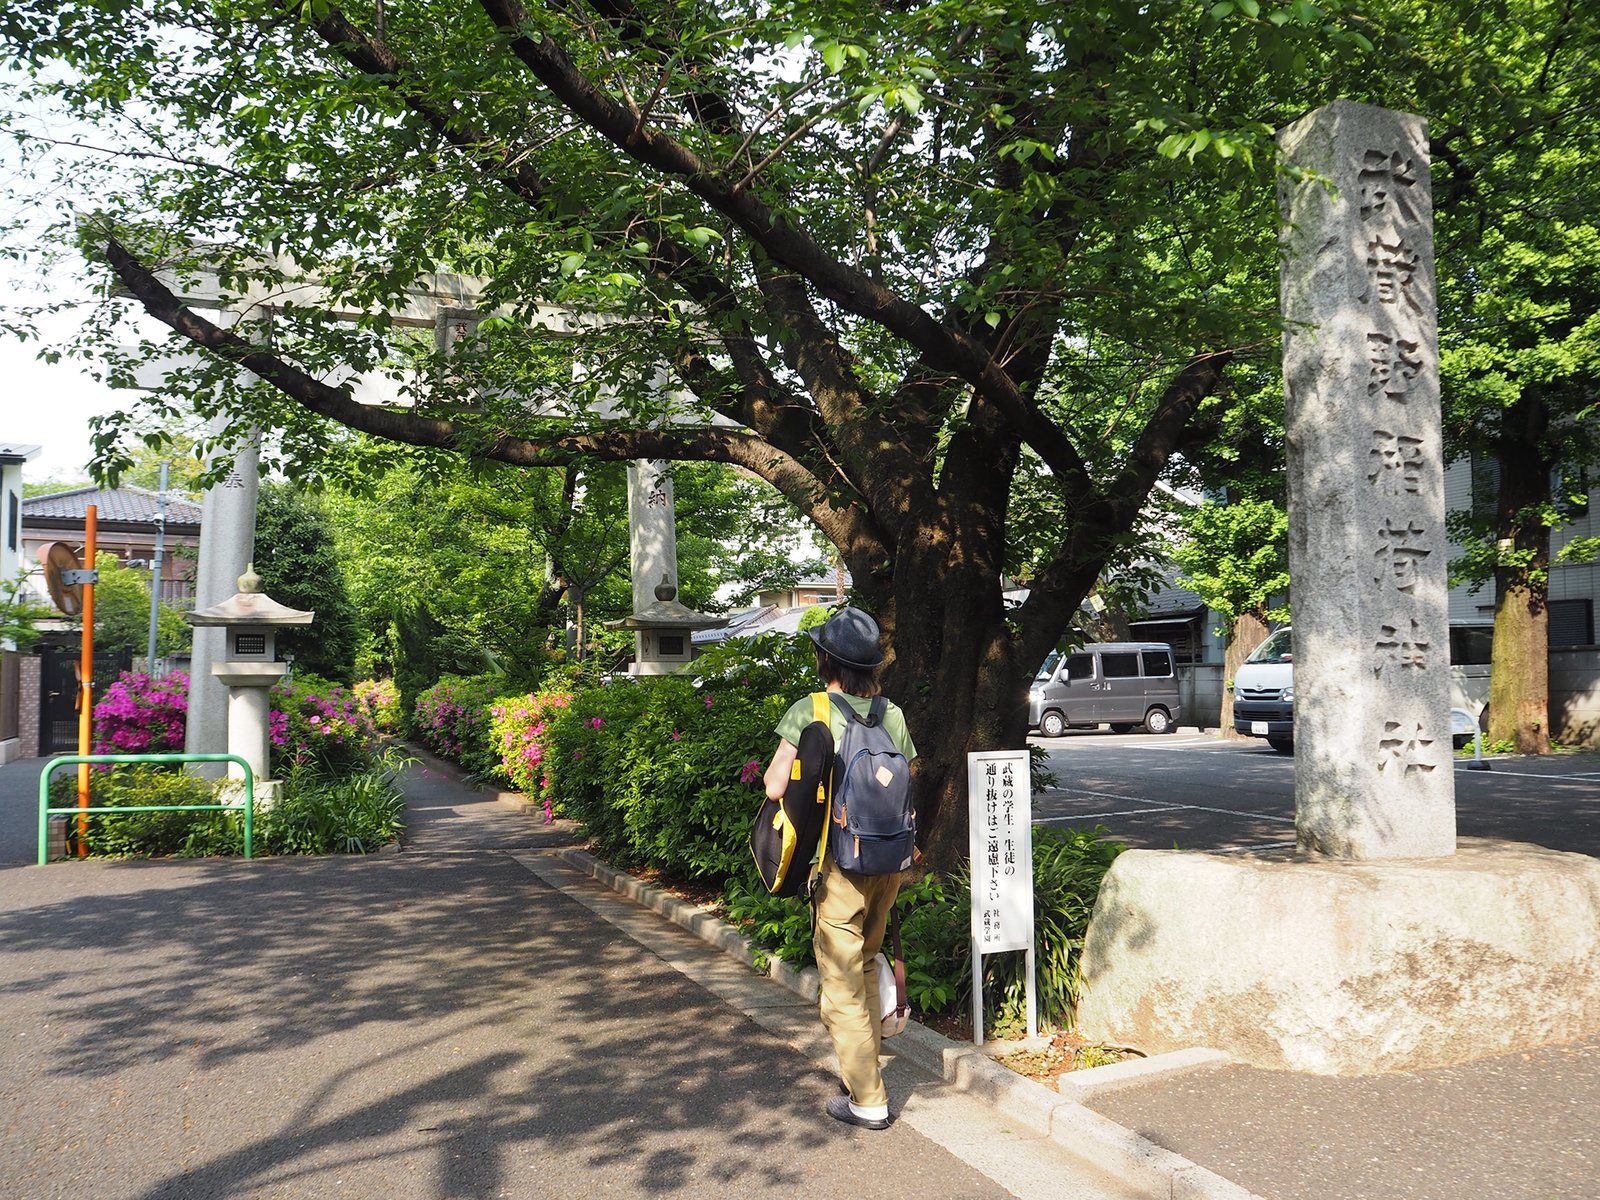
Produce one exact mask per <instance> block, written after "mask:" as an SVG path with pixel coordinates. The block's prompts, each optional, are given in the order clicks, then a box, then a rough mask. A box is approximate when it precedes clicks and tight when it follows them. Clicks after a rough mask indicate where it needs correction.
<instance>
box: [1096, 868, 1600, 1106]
mask: <svg viewBox="0 0 1600 1200" xmlns="http://www.w3.org/2000/svg"><path fill="white" fill-rule="evenodd" d="M1083 976H1084V980H1083V993H1082V999H1081V1001H1080V1004H1079V1008H1078V1023H1079V1028H1080V1029H1081V1031H1082V1032H1083V1034H1084V1035H1085V1036H1086V1037H1089V1038H1092V1039H1094V1040H1097V1041H1104V1042H1110V1043H1114V1044H1119V1045H1131V1046H1136V1047H1138V1048H1139V1049H1141V1050H1143V1051H1145V1052H1146V1053H1149V1054H1156V1053H1162V1052H1165V1051H1169V1050H1179V1049H1184V1048H1187V1047H1191V1046H1207V1047H1211V1048H1214V1049H1217V1050H1223V1051H1226V1052H1227V1053H1229V1054H1231V1055H1233V1056H1234V1057H1235V1058H1237V1059H1239V1060H1240V1061H1243V1062H1247V1063H1250V1064H1252V1065H1254V1066H1260V1067H1269V1068H1280V1069H1288V1070H1296V1071H1307V1072H1311V1073H1315V1074H1322V1075H1369V1074H1377V1073H1381V1072H1385V1071H1406V1070H1416V1069H1418V1068H1422V1067H1437V1066H1447V1065H1450V1064H1453V1063H1459V1062H1467V1061H1470V1060H1471V1059H1475V1058H1483V1057H1486V1056H1489V1055H1493V1054H1502V1053H1505V1052H1508V1051H1511V1050H1517V1049H1525V1048H1530V1047H1534V1046H1543V1045H1550V1044H1555V1043H1560V1042H1565V1041H1571V1040H1574V1039H1576V1038H1579V1037H1584V1036H1587V1035H1589V1034H1593V1033H1595V1032H1597V1031H1600V860H1597V859H1594V858H1590V857H1588V856H1586V855H1581V854H1564V853H1560V852H1557V851H1554V850H1546V849H1544V848H1542V847H1539V846H1530V845H1525V844H1521V843H1516V842H1495V841H1487V840H1482V839H1465V838H1464V839H1462V840H1461V842H1460V843H1459V849H1458V852H1457V853H1456V854H1455V855H1453V856H1449V857H1444V858H1426V859H1386V860H1382V861H1376V862H1372V861H1368V862H1350V861H1331V860H1326V859H1305V858H1298V857H1294V856H1290V855H1285V856H1283V857H1276V858H1273V857H1257V858H1241V857H1236V856H1232V855H1215V854H1192V853H1183V852H1177V851H1151V850H1130V851H1128V852H1126V853H1124V854H1123V855H1121V856H1120V857H1119V858H1118V859H1117V861H1116V863H1115V864H1114V865H1113V866H1112V869H1111V871H1110V872H1109V873H1108V874H1107V876H1106V880H1105V885H1104V887H1103V889H1102V890H1101V893H1100V899H1099V902H1098V903H1097V904H1096V905H1095V911H1094V916H1093V919H1092V920H1091V921H1090V923H1089V932H1088V937H1087V940H1086V944H1085V946H1084V951H1083Z"/></svg>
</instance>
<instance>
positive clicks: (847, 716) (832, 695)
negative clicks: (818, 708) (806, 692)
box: [826, 692, 861, 728]
mask: <svg viewBox="0 0 1600 1200" xmlns="http://www.w3.org/2000/svg"><path fill="white" fill-rule="evenodd" d="M826 694H827V697H828V699H829V700H832V701H833V703H834V705H835V706H836V707H837V708H838V710H839V711H840V712H842V713H843V714H844V723H845V727H846V728H849V726H850V722H851V721H859V720H861V718H860V717H859V716H858V715H856V710H855V709H853V708H851V707H850V701H848V700H846V699H845V698H844V695H843V694H842V693H840V692H828V693H826Z"/></svg>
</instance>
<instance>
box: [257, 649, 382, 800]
mask: <svg viewBox="0 0 1600 1200" xmlns="http://www.w3.org/2000/svg"><path fill="white" fill-rule="evenodd" d="M270 740H271V743H272V764H271V767H272V774H273V776H274V777H280V776H282V775H284V774H285V773H286V772H288V771H291V770H293V769H294V768H296V767H315V768H316V769H318V770H320V771H322V772H323V773H324V774H328V775H339V774H344V773H348V772H352V771H362V770H366V769H368V768H370V767H371V766H372V764H373V762H374V756H375V755H376V754H377V750H378V731H377V729H376V727H375V726H374V725H373V723H372V720H371V718H369V717H368V716H367V714H366V712H365V710H364V709H363V708H362V707H361V705H360V704H358V703H357V702H356V697H355V694H354V693H353V692H352V691H351V690H350V689H349V688H347V687H345V686H344V685H342V684H334V683H329V682H328V681H327V680H325V679H319V678H317V677H316V676H315V675H311V674H306V673H298V674H296V675H295V676H294V678H293V679H290V680H284V681H283V682H282V683H279V684H276V685H275V686H274V687H273V689H272V715H271V730H270Z"/></svg>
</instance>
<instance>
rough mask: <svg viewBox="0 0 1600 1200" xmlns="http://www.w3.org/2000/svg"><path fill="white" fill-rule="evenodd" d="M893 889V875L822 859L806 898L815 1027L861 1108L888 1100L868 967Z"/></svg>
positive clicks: (874, 980)
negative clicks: (817, 1015)
mask: <svg viewBox="0 0 1600 1200" xmlns="http://www.w3.org/2000/svg"><path fill="white" fill-rule="evenodd" d="M824 836H826V834H824ZM899 890H900V876H899V875H855V874H852V873H850V872H847V871H841V870H840V869H839V868H838V867H836V866H834V865H833V863H832V861H829V862H827V863H826V864H825V865H824V867H823V870H822V874H821V876H820V877H819V878H818V880H817V886H816V889H815V890H814V891H813V892H812V894H811V902H812V905H813V908H814V915H813V918H812V930H811V933H812V948H813V951H814V953H815V954H816V957H817V974H818V975H819V976H821V988H820V991H821V1003H822V1024H823V1025H824V1026H825V1027H826V1028H827V1030H828V1034H829V1036H830V1037H832V1038H833V1049H834V1052H835V1053H836V1054H838V1056H839V1074H840V1076H841V1077H842V1078H843V1079H844V1083H845V1086H846V1087H847V1088H849V1089H850V1099H851V1100H853V1101H855V1103H857V1104H859V1105H862V1106H863V1107H869V1106H874V1105H879V1104H887V1103H888V1102H889V1093H888V1092H887V1091H885V1090H884V1086H883V1075H882V1073H881V1072H880V1071H879V1070H878V1048H879V1042H880V1041H881V1040H882V1025H881V1023H880V1022H881V1020H882V1015H881V1014H882V1012H883V1010H882V1008H881V1007H880V1006H879V1000H878V973H877V971H875V970H872V969H871V963H872V957H873V955H875V954H877V953H878V948H879V947H880V946H881V945H883V934H884V930H885V928H886V927H887V926H888V923H889V909H890V907H891V906H893V904H894V898H895V894H896V893H897V892H899Z"/></svg>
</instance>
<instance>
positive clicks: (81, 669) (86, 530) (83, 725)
mask: <svg viewBox="0 0 1600 1200" xmlns="http://www.w3.org/2000/svg"><path fill="white" fill-rule="evenodd" d="M97 517H98V510H97V509H96V508H95V506H94V505H92V504H91V505H89V507H88V508H87V509H85V510H84V520H83V556H84V559H85V560H86V561H85V562H84V566H86V567H88V568H89V569H90V570H91V571H92V570H94V554H95V546H94V540H95V523H96V519H97ZM78 686H79V692H78V753H79V754H88V753H89V745H90V742H91V740H92V738H93V736H94V726H93V725H92V724H91V722H92V720H93V718H94V584H92V583H86V584H84V585H83V653H82V655H81V657H80V658H79V659H78ZM78 807H79V808H80V809H85V808H88V807H89V764H88V763H81V764H80V765H79V766H78ZM88 853H89V817H88V815H87V814H86V813H82V812H80V813H79V814H78V857H79V858H83V857H84V856H85V855H87V854H88Z"/></svg>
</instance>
